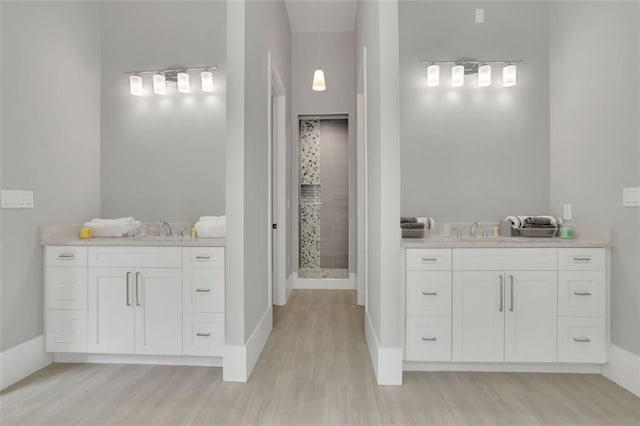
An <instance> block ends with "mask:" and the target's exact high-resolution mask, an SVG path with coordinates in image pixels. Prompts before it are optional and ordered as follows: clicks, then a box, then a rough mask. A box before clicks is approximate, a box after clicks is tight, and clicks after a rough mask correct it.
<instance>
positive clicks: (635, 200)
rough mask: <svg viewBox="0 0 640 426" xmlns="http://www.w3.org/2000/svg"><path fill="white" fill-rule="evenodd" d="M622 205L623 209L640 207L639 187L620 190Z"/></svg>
mask: <svg viewBox="0 0 640 426" xmlns="http://www.w3.org/2000/svg"><path fill="white" fill-rule="evenodd" d="M622 205H623V206H624V207H640V187H636V188H624V189H623V190H622Z"/></svg>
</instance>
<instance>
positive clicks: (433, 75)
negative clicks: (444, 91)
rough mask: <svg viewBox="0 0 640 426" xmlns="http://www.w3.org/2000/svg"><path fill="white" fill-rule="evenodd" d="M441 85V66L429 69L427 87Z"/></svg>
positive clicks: (431, 66)
mask: <svg viewBox="0 0 640 426" xmlns="http://www.w3.org/2000/svg"><path fill="white" fill-rule="evenodd" d="M439 84H440V65H435V64H434V65H429V66H428V67H427V86H429V87H434V86H437V85H439Z"/></svg>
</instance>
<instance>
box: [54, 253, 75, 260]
mask: <svg viewBox="0 0 640 426" xmlns="http://www.w3.org/2000/svg"><path fill="white" fill-rule="evenodd" d="M75 257H76V255H75V254H73V253H62V254H59V255H58V259H73V258H75Z"/></svg>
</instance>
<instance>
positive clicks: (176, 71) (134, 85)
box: [125, 65, 217, 96]
mask: <svg viewBox="0 0 640 426" xmlns="http://www.w3.org/2000/svg"><path fill="white" fill-rule="evenodd" d="M215 69H217V68H216V67H215V66H213V65H209V66H205V67H194V68H172V69H164V70H141V71H125V74H128V75H129V92H130V93H131V94H132V95H133V96H142V95H143V90H142V83H143V76H144V75H145V74H150V75H152V82H153V93H155V94H156V95H166V94H167V82H170V83H176V85H177V90H178V92H180V93H191V81H190V76H189V71H200V81H201V83H202V86H201V87H202V91H203V92H206V93H210V92H213V73H212V72H211V71H212V70H215Z"/></svg>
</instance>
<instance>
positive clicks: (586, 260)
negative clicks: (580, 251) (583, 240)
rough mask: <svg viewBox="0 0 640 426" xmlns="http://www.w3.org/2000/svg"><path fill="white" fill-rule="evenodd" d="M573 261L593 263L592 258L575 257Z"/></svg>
mask: <svg viewBox="0 0 640 426" xmlns="http://www.w3.org/2000/svg"><path fill="white" fill-rule="evenodd" d="M573 260H575V261H576V262H591V258H590V257H574V258H573Z"/></svg>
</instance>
